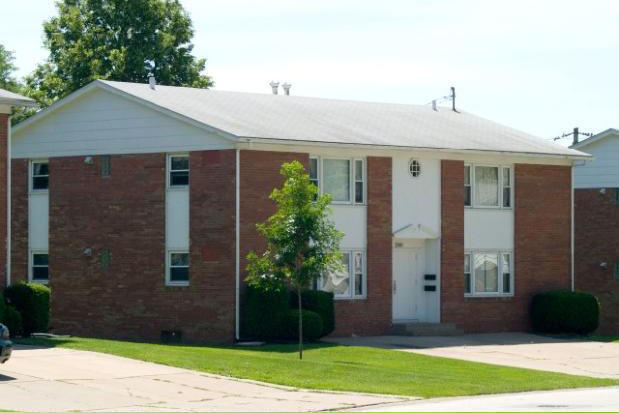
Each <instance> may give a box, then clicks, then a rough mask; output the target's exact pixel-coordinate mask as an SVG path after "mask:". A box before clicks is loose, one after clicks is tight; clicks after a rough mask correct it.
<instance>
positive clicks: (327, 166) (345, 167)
mask: <svg viewBox="0 0 619 413" xmlns="http://www.w3.org/2000/svg"><path fill="white" fill-rule="evenodd" d="M322 168H323V169H322V170H323V172H322V173H323V184H324V185H323V188H324V192H326V193H328V194H331V196H332V197H333V201H335V202H350V161H349V160H348V159H325V160H323V163H322Z"/></svg>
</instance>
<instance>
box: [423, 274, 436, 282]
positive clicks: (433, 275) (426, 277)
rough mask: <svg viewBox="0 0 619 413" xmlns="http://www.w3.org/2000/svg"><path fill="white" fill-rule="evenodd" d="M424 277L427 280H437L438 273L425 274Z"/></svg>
mask: <svg viewBox="0 0 619 413" xmlns="http://www.w3.org/2000/svg"><path fill="white" fill-rule="evenodd" d="M423 279H424V280H426V281H436V274H425V275H424V276H423Z"/></svg>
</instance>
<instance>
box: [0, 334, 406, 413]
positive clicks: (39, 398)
mask: <svg viewBox="0 0 619 413" xmlns="http://www.w3.org/2000/svg"><path fill="white" fill-rule="evenodd" d="M404 400H412V399H411V398H404V397H390V396H380V395H364V394H356V393H335V392H318V391H309V390H299V389H293V388H289V387H284V386H275V385H269V384H265V383H258V382H252V381H248V380H238V379H231V378H227V377H222V376H215V375H209V374H203V373H198V372H196V371H192V370H185V369H179V368H175V367H168V366H163V365H159V364H154V363H146V362H142V361H137V360H131V359H127V358H123V357H116V356H112V355H107V354H100V353H92V352H87V351H77V350H68V349H61V348H44V349H41V348H34V347H26V346H18V347H17V348H16V349H15V350H14V352H13V356H12V358H11V359H10V360H9V361H8V362H7V363H5V364H2V365H1V366H0V409H6V410H17V411H32V412H34V411H39V412H40V411H45V412H66V411H88V412H114V411H122V412H145V411H148V412H159V411H161V412H164V411H186V412H193V411H211V412H220V411H238V412H259V411H286V412H297V411H318V410H341V409H347V408H353V407H360V406H372V405H376V404H379V403H391V402H397V401H404Z"/></svg>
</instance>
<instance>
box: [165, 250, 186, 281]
mask: <svg viewBox="0 0 619 413" xmlns="http://www.w3.org/2000/svg"><path fill="white" fill-rule="evenodd" d="M166 278H167V279H166V284H167V285H178V286H186V285H189V253H188V252H186V251H170V252H169V254H168V271H167V277H166Z"/></svg>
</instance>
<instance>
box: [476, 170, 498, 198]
mask: <svg viewBox="0 0 619 413" xmlns="http://www.w3.org/2000/svg"><path fill="white" fill-rule="evenodd" d="M475 203H476V204H477V205H482V206H498V205H499V168H496V167H492V166H477V167H475Z"/></svg>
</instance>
